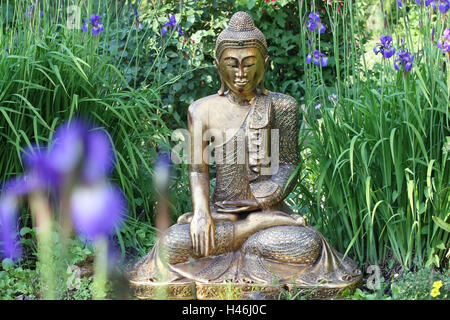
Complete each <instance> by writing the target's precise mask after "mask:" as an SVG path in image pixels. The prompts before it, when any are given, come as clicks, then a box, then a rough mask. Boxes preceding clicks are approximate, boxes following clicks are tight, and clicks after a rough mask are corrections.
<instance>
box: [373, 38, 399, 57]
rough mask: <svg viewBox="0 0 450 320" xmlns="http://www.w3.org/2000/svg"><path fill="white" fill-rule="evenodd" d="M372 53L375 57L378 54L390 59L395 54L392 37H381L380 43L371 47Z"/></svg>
mask: <svg viewBox="0 0 450 320" xmlns="http://www.w3.org/2000/svg"><path fill="white" fill-rule="evenodd" d="M373 52H374V53H375V54H376V55H377V54H378V53H379V52H381V53H382V54H383V56H384V57H385V58H390V57H392V56H393V55H394V53H395V48H394V46H393V45H392V37H391V35H390V34H388V35H387V36H381V37H380V42H378V43H377V44H376V46H375V47H373Z"/></svg>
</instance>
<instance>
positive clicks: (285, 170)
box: [251, 94, 300, 209]
mask: <svg viewBox="0 0 450 320" xmlns="http://www.w3.org/2000/svg"><path fill="white" fill-rule="evenodd" d="M298 115H299V111H298V104H297V102H296V101H295V99H293V98H292V97H289V96H286V95H281V94H279V95H278V97H274V101H273V123H272V125H271V128H273V129H278V130H279V131H278V132H279V158H278V159H279V168H278V171H277V172H276V173H275V174H273V175H272V176H271V177H270V178H269V179H267V180H263V181H259V182H256V183H253V184H251V189H252V193H253V196H254V197H255V199H256V201H257V202H258V206H259V207H260V208H261V209H267V208H270V207H273V206H274V205H276V204H278V203H280V202H281V201H283V200H284V199H285V198H286V197H287V196H288V195H289V194H290V193H291V192H292V189H293V188H294V187H295V184H296V181H297V177H296V176H294V177H293V178H292V179H290V177H291V175H292V174H293V173H294V172H295V169H296V168H297V165H298V162H299V147H298V133H299V129H300V123H299V116H298ZM272 153H273V152H272ZM274 157H276V154H272V155H271V158H272V159H271V161H274Z"/></svg>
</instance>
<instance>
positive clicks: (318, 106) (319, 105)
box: [314, 103, 322, 110]
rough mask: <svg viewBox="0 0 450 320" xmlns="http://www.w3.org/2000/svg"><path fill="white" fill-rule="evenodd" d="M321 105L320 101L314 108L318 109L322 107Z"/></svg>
mask: <svg viewBox="0 0 450 320" xmlns="http://www.w3.org/2000/svg"><path fill="white" fill-rule="evenodd" d="M320 107H322V105H321V104H320V103H319V104H316V106H315V107H314V109H316V110H318V109H320Z"/></svg>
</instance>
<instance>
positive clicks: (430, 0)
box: [416, 0, 450, 13]
mask: <svg viewBox="0 0 450 320" xmlns="http://www.w3.org/2000/svg"><path fill="white" fill-rule="evenodd" d="M416 2H417V1H416ZM420 4H422V3H420ZM430 4H431V5H432V7H433V9H434V11H436V6H438V8H439V11H441V12H442V13H446V12H447V11H448V9H450V0H425V6H427V7H428V6H429V5H430Z"/></svg>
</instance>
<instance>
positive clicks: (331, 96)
mask: <svg viewBox="0 0 450 320" xmlns="http://www.w3.org/2000/svg"><path fill="white" fill-rule="evenodd" d="M337 97H338V96H337V94H336V93H332V94H330V95H329V96H328V100H329V101H331V102H333V103H336V101H337Z"/></svg>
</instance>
